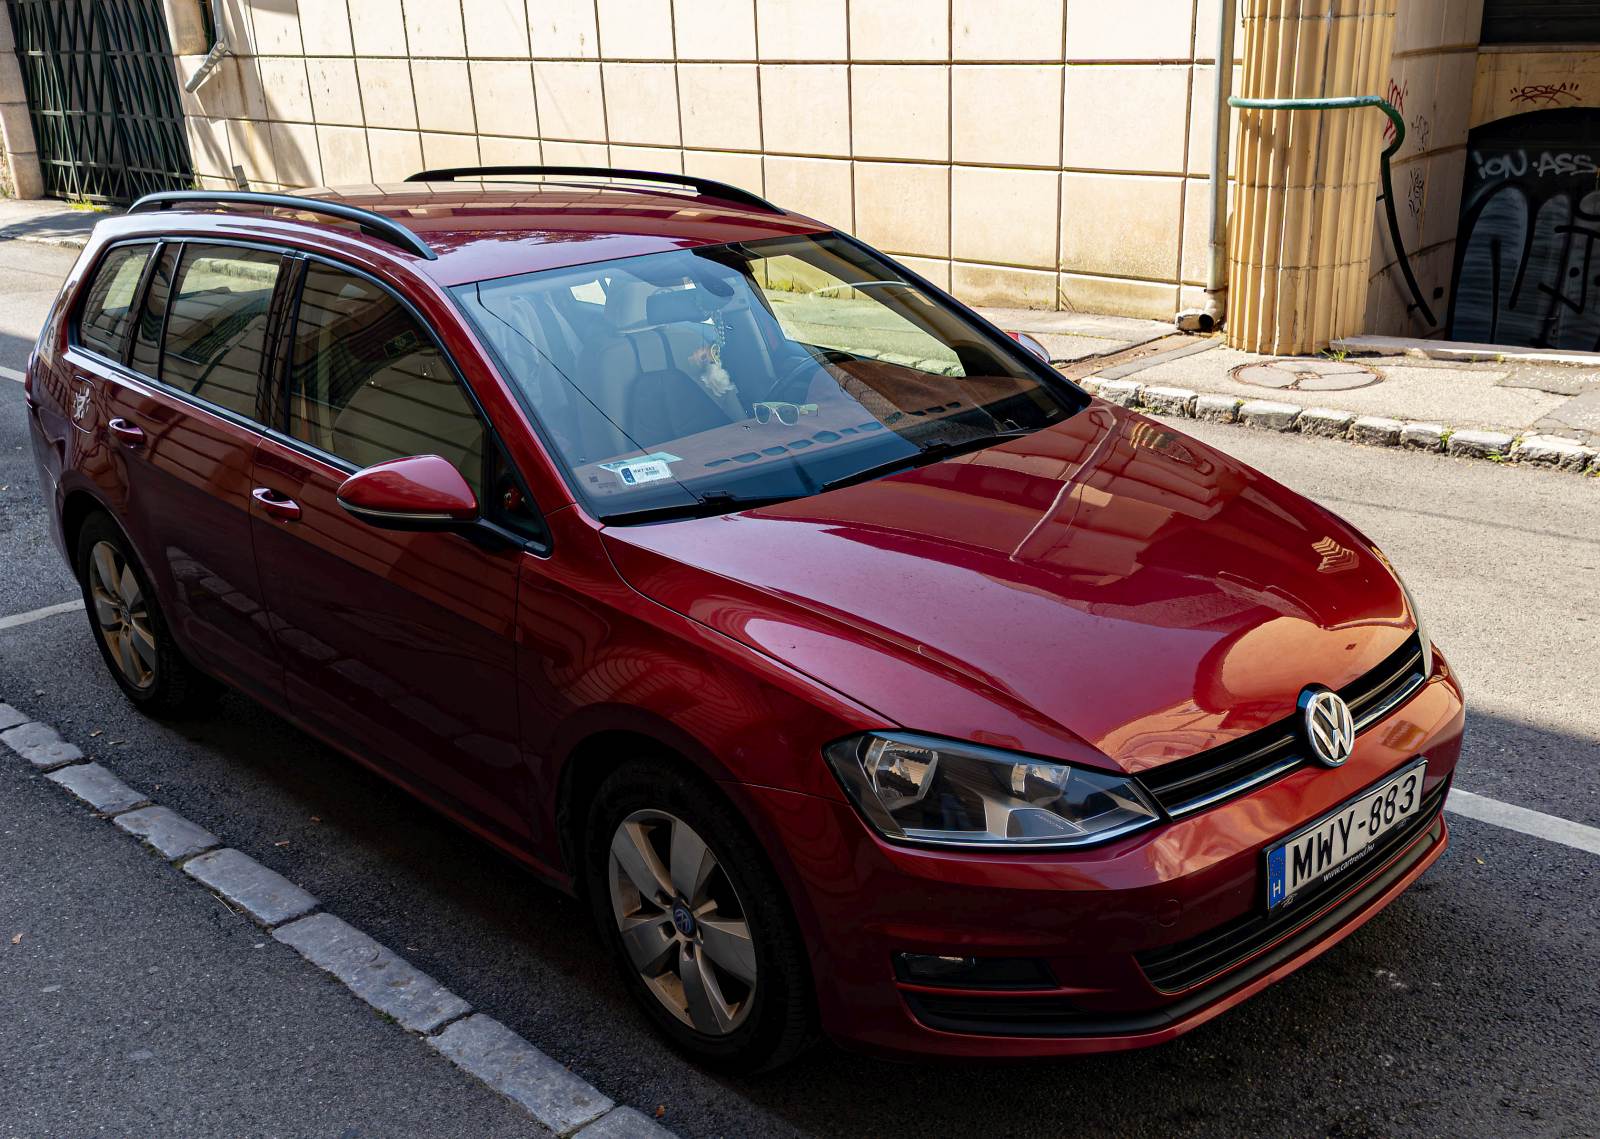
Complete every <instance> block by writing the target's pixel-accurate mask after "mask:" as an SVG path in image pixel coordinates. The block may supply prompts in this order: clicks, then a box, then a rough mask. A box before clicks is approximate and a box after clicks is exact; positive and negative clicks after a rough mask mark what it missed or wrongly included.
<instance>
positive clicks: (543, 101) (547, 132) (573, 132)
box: [533, 61, 606, 142]
mask: <svg viewBox="0 0 1600 1139" xmlns="http://www.w3.org/2000/svg"><path fill="white" fill-rule="evenodd" d="M533 83H534V90H535V92H536V93H537V95H538V99H539V125H540V126H541V127H542V128H543V129H544V137H546V138H558V139H579V140H583V141H600V142H604V141H605V137H606V107H605V101H604V99H602V98H601V94H600V65H599V64H598V63H580V62H577V61H571V62H567V61H560V62H552V63H535V64H534V65H533Z"/></svg>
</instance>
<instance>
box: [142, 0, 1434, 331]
mask: <svg viewBox="0 0 1600 1139" xmlns="http://www.w3.org/2000/svg"><path fill="white" fill-rule="evenodd" d="M169 2H170V3H171V4H180V3H198V2H199V0H169ZM1440 2H1441V5H1442V0H1440ZM226 7H227V23H228V29H227V31H228V35H229V37H230V40H231V43H232V46H233V47H234V49H235V50H236V51H237V52H238V53H239V55H238V56H237V57H236V58H234V59H232V60H229V61H228V62H227V63H225V64H224V66H223V69H222V71H221V73H220V74H218V75H216V76H214V77H213V78H211V79H210V80H208V81H207V82H206V83H205V84H204V85H203V86H202V87H201V88H200V90H199V92H198V94H197V95H185V101H186V105H187V110H188V113H189V115H190V118H189V132H190V140H191V146H192V149H193V152H194V156H195V161H196V165H197V170H198V172H199V173H200V174H201V175H202V176H203V177H204V178H205V180H206V181H207V183H208V184H218V185H220V184H221V183H222V182H227V183H228V184H230V185H231V183H232V181H233V177H232V171H233V167H234V166H235V165H238V166H240V167H241V168H242V169H243V171H244V174H245V176H246V177H247V178H248V179H249V180H250V182H251V184H252V185H253V186H255V187H258V188H270V187H275V186H298V185H314V184H345V183H367V182H374V181H376V182H384V181H391V180H398V179H400V178H403V177H404V176H405V175H407V174H409V173H411V172H413V171H414V170H416V169H418V168H420V167H422V166H424V165H428V166H441V165H464V164H474V163H523V162H545V163H552V164H555V163H572V164H579V163H583V164H609V165H614V166H632V167H642V168H647V169H651V168H653V169H663V170H674V171H685V172H688V173H692V174H701V175H706V176H710V177H714V178H720V179H723V180H726V181H729V182H733V183H736V184H739V185H742V186H746V187H748V188H750V189H752V190H755V191H756V192H758V193H762V194H764V195H766V196H767V197H769V198H771V199H773V200H775V201H777V202H780V203H782V204H784V205H787V206H790V207H792V208H795V209H798V210H801V211H803V212H806V213H810V214H813V215H815V216H817V217H819V218H821V219H823V220H825V221H827V222H831V223H833V224H836V225H839V226H842V227H846V228H850V229H853V230H854V231H855V232H856V233H858V234H860V235H861V236H862V237H863V238H864V239H866V240H867V241H869V242H871V243H873V244H875V245H877V246H879V247H880V248H883V249H885V250H887V251H888V252H890V253H894V254H897V255H900V256H902V257H904V258H905V259H906V260H907V261H908V262H910V263H911V264H913V265H914V266H915V267H916V268H917V269H918V270H919V271H921V272H924V273H926V274H927V275H928V276H930V277H932V278H933V279H935V280H936V281H938V282H940V283H941V284H945V285H947V286H949V287H951V288H952V289H953V291H955V292H956V293H957V294H959V295H961V296H962V297H964V298H966V299H968V300H970V301H973V302H977V303H987V304H1004V305H1015V306H1026V307H1034V308H1070V309H1079V310H1084V311H1092V312H1120V313H1128V314H1134V315H1141V316H1150V317H1156V318H1160V319H1166V318H1170V317H1171V316H1172V315H1173V313H1174V312H1175V311H1176V310H1177V309H1178V308H1179V307H1182V306H1187V305H1189V304H1194V303H1198V301H1199V299H1200V290H1199V289H1198V288H1196V287H1195V286H1198V285H1199V284H1200V283H1201V282H1203V280H1204V274H1205V261H1206V218H1207V196H1206V181H1205V176H1206V175H1207V173H1208V167H1209V158H1210V145H1211V122H1212V113H1211V101H1212V100H1211V85H1212V82H1213V64H1212V55H1213V54H1214V45H1215V42H1216V18H1217V15H1216V14H1217V10H1218V2H1217V0H298V4H296V0H226ZM180 50H182V49H181V48H180ZM199 62H200V57H199V56H196V55H186V56H183V57H181V58H180V60H179V70H180V73H181V74H180V78H187V77H188V76H189V75H190V74H192V72H193V69H194V68H195V67H196V66H198V64H199ZM1185 286H1187V287H1185Z"/></svg>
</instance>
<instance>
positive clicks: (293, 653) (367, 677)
mask: <svg viewBox="0 0 1600 1139" xmlns="http://www.w3.org/2000/svg"><path fill="white" fill-rule="evenodd" d="M285 356H286V360H285V370H284V376H283V383H282V385H281V386H282V395H281V399H280V408H281V411H280V413H281V416H282V418H281V420H280V426H281V430H280V431H279V432H278V433H276V434H275V435H274V436H273V437H271V438H268V439H267V440H265V441H264V442H263V443H262V445H261V447H260V449H259V450H258V451H257V453H256V459H255V468H254V471H255V473H254V476H253V484H254V485H253V487H252V490H253V493H254V495H255V501H254V504H253V510H254V518H253V522H252V530H253V534H254V545H255V551H256V564H257V566H258V568H259V573H260V576H261V582H262V587H263V590H264V591H265V595H266V599H267V603H268V605H269V607H270V608H271V610H272V614H273V618H274V626H275V628H276V631H277V634H276V635H277V641H278V644H279V646H280V649H281V652H282V655H283V659H284V665H285V680H284V683H285V690H286V692H287V694H288V700H289V704H290V707H291V709H292V710H293V712H294V713H295V715H296V716H297V717H298V718H300V719H301V720H302V721H304V722H305V723H306V724H307V725H308V726H309V727H311V728H313V729H314V730H316V731H318V732H320V733H322V734H323V735H324V736H326V737H327V738H329V739H331V740H332V741H333V742H335V743H336V744H339V745H340V746H342V747H344V748H346V749H347V750H349V751H351V752H353V753H354V754H356V755H358V756H360V757H362V758H364V759H366V760H367V761H369V762H371V763H373V764H375V765H377V766H379V767H381V768H383V769H385V770H386V771H389V772H391V773H392V774H394V775H396V776H398V777H399V778H401V779H402V780H404V781H408V782H413V783H415V782H417V781H419V780H420V781H421V782H422V783H424V784H425V785H427V787H428V789H429V790H430V791H431V792H432V793H433V794H434V795H435V796H436V797H437V796H441V795H442V796H443V797H444V798H445V799H446V800H449V801H453V802H454V804H456V805H457V806H459V807H465V808H466V809H467V811H468V812H469V813H471V814H473V815H476V816H478V817H479V818H480V819H483V818H486V819H488V820H491V821H492V822H493V823H494V824H497V825H498V826H499V827H500V828H501V829H503V830H508V831H510V832H512V833H513V834H516V835H524V834H526V833H527V829H528V828H527V820H526V818H525V815H524V812H523V811H521V810H520V809H518V808H517V807H516V806H515V805H514V804H515V802H516V799H515V798H514V795H513V793H512V789H513V788H515V787H517V786H518V785H519V784H520V782H521V781H520V779H519V778H518V773H519V772H520V770H521V762H520V758H519V755H520V752H519V724H518V715H517V700H516V690H515V662H516V654H515V643H514V625H515V621H514V618H515V612H516V596H517V594H516V590H517V561H518V557H519V556H520V553H521V550H520V547H519V546H518V545H517V544H515V543H495V542H476V541H474V540H472V539H471V538H470V537H469V536H467V535H464V534H461V533H453V532H446V533H438V532H434V533H412V532H402V531H396V530H387V529H379V528H377V527H374V526H372V525H370V524H368V523H366V522H362V521H359V520H357V519H356V518H355V517H353V516H351V515H350V514H348V513H347V512H346V511H345V510H344V509H343V508H342V507H341V506H340V505H339V503H338V500H337V492H338V489H339V485H340V483H342V482H343V481H344V480H345V479H346V478H347V477H348V476H349V475H351V474H352V473H354V472H355V471H356V470H358V469H360V468H362V467H366V466H370V465H372V464H373V463H377V462H381V461H383V460H386V459H394V458H400V457H403V456H407V455H417V454H437V455H441V456H443V457H444V458H446V459H448V460H449V461H450V462H452V463H453V464H455V466H456V467H457V469H458V470H460V471H461V473H462V475H463V476H464V477H465V478H466V479H467V482H468V483H469V484H470V485H471V486H472V487H473V490H474V493H476V494H477V496H478V499H479V501H480V503H481V502H483V501H484V493H483V486H484V484H485V456H486V454H488V452H489V449H490V448H491V447H492V444H491V441H490V435H489V433H488V431H487V430H486V428H485V425H484V423H483V421H482V419H481V417H480V415H479V413H478V411H477V409H476V406H475V405H474V403H473V401H472V399H471V398H470V396H469V395H468V393H467V391H466V389H465V387H464V386H463V384H462V382H461V380H460V378H459V377H458V375H457V374H456V372H455V370H454V368H453V367H452V366H451V364H450V362H449V360H448V359H447V358H446V356H445V354H444V353H443V352H442V351H441V349H440V348H439V347H438V346H437V344H436V343H435V341H434V340H433V339H432V337H431V336H430V335H429V334H428V333H427V331H426V330H425V329H424V327H423V326H422V324H421V323H420V321H419V320H418V319H417V318H416V317H415V316H414V315H413V314H412V312H411V310H410V309H409V307H408V306H406V305H404V304H402V303H401V302H400V301H398V300H397V299H396V298H395V296H394V295H392V294H391V293H390V292H389V291H388V290H387V289H386V288H384V287H383V286H381V285H379V284H377V283H376V282H375V281H373V280H371V279H369V278H367V277H365V276H363V275H360V274H358V273H355V272H353V271H351V270H348V269H346V268H343V267H341V266H338V265H334V264H331V263H328V262H325V261H322V260H320V259H315V258H308V259H307V260H306V262H305V264H304V282H303V284H302V285H301V287H300V290H299V301H298V309H297V314H296V316H295V319H294V322H293V325H292V327H291V330H290V334H289V339H288V342H287V345H286V352H285ZM447 805H448V803H447Z"/></svg>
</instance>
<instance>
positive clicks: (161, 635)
mask: <svg viewBox="0 0 1600 1139" xmlns="http://www.w3.org/2000/svg"><path fill="white" fill-rule="evenodd" d="M76 565H77V568H78V584H79V586H80V587H81V588H82V590H83V604H84V608H86V609H87V610H88V613H89V627H90V628H91V629H92V630H93V632H94V639H95V644H97V645H99V646H100V655H101V656H102V657H104V658H105V662H106V668H107V669H108V670H109V671H110V673H111V678H112V679H113V680H115V681H116V682H117V687H119V688H121V689H122V692H123V695H125V696H126V697H127V698H128V699H129V700H130V701H132V703H133V704H134V706H135V707H137V708H138V709H139V710H140V711H142V712H147V713H149V714H150V715H154V716H180V715H186V714H189V713H193V712H197V711H202V710H204V709H206V708H209V707H210V706H211V705H212V703H214V702H215V700H216V697H217V694H218V692H219V691H220V686H219V685H218V684H217V682H216V681H214V680H212V679H211V678H210V677H208V676H206V675H204V674H203V673H201V672H199V671H198V670H197V669H196V668H195V667H194V666H193V665H192V664H190V663H189V662H188V660H186V659H185V658H184V656H183V653H182V652H180V651H179V649H178V646H177V644H176V643H175V642H174V641H173V639H172V633H171V630H169V629H168V628H167V622H166V619H165V618H164V617H163V616H162V613H161V606H160V604H159V603H158V602H157V600H156V594H155V590H153V589H152V588H151V587H150V578H149V576H148V575H147V574H146V573H145V572H144V568H143V567H142V566H141V565H140V564H139V562H138V559H137V558H136V557H135V556H134V553H133V548H132V546H131V545H130V544H129V543H128V539H127V538H126V537H125V536H124V535H123V533H122V531H121V530H120V529H118V528H117V524H116V523H115V522H113V521H112V520H111V518H110V516H109V515H106V514H92V515H90V516H89V517H88V518H87V519H86V520H85V521H84V523H83V528H82V529H81V530H79V531H78V548H77V558H76Z"/></svg>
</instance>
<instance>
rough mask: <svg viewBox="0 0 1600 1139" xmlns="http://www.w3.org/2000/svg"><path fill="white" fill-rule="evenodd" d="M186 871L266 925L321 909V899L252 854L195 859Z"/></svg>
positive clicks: (222, 852) (218, 852) (224, 852)
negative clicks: (258, 860)
mask: <svg viewBox="0 0 1600 1139" xmlns="http://www.w3.org/2000/svg"><path fill="white" fill-rule="evenodd" d="M183 872H184V873H185V874H187V875H189V876H190V877H191V878H194V879H196V880H197V881H200V882H203V883H205V884H206V885H207V886H210V887H211V888H212V889H213V890H215V891H216V892H217V893H219V894H221V895H222V896H223V897H224V898H226V899H227V900H228V901H230V902H232V903H234V904H235V905H236V906H239V907H241V908H242V909H244V910H245V911H246V912H247V913H249V915H250V916H251V917H253V918H255V919H256V921H258V922H260V923H261V924H262V925H264V926H274V925H279V924H281V923H283V922H286V921H290V920H292V919H294V918H297V917H300V916H301V915H302V914H308V913H310V912H311V911H312V910H314V909H316V908H317V905H318V904H319V903H318V902H317V899H316V898H314V897H312V896H311V895H310V894H308V893H307V892H306V891H304V890H302V889H301V888H300V887H299V886H296V885H295V884H294V883H293V882H291V881H289V880H288V879H287V878H285V877H284V876H283V875H281V874H278V873H276V872H274V871H271V870H268V869H267V868H266V867H265V866H263V865H261V863H259V862H257V861H256V860H255V859H253V858H251V857H250V856H249V855H247V854H245V853H243V852H241V851H237V850H232V849H223V850H213V851H212V852H211V853H210V854H202V855H200V856H199V857H198V858H191V859H190V860H189V861H188V862H185V863H184V864H183Z"/></svg>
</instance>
